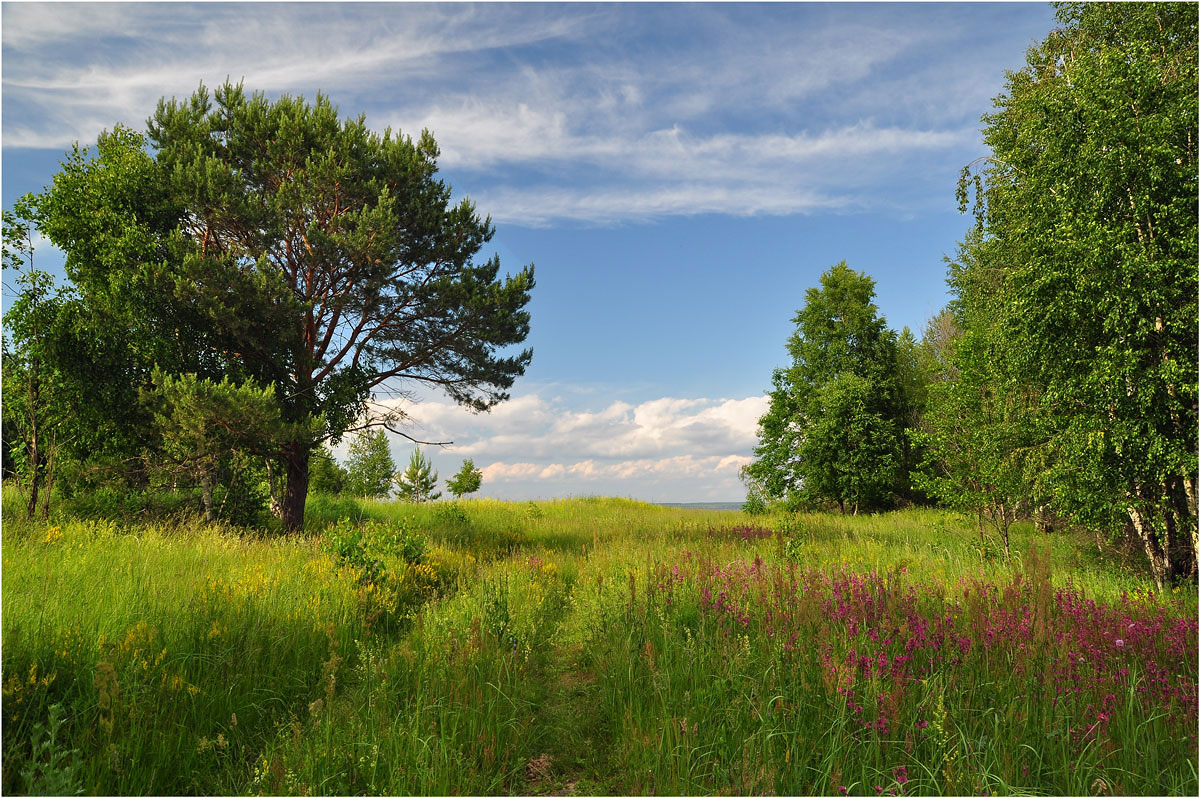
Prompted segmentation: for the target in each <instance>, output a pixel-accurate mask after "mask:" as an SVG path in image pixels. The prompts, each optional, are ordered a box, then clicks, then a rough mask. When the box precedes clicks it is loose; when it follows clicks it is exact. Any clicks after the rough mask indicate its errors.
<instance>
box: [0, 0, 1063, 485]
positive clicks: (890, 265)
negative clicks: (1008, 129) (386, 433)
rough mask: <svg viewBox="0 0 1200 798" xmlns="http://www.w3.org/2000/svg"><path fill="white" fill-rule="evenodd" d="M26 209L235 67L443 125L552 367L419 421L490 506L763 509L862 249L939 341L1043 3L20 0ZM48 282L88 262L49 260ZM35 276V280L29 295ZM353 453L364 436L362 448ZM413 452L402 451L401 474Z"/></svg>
mask: <svg viewBox="0 0 1200 798" xmlns="http://www.w3.org/2000/svg"><path fill="white" fill-rule="evenodd" d="M0 13H2V15H3V19H2V23H3V32H2V36H3V53H2V56H3V98H2V99H3V110H2V128H0V130H2V143H3V202H4V206H5V207H9V206H10V205H11V203H12V202H13V200H14V199H15V198H16V197H18V196H20V195H21V194H22V193H24V192H26V191H31V190H37V189H39V188H40V187H42V186H43V185H45V184H47V183H48V182H49V181H50V180H51V178H52V176H53V174H54V172H55V170H56V167H57V163H58V160H59V158H61V157H62V154H63V153H64V152H65V151H66V150H67V149H68V148H69V147H70V146H71V144H72V143H73V142H76V141H78V142H80V143H81V144H89V143H94V141H95V139H96V136H97V134H98V133H99V132H100V131H101V130H103V129H106V128H111V127H112V126H113V125H114V124H117V123H122V124H126V125H129V126H132V127H135V128H144V124H145V120H146V118H147V117H148V116H149V115H150V114H151V113H152V111H153V109H154V106H155V103H156V102H157V100H158V99H159V98H160V97H162V96H187V95H189V94H190V93H191V92H192V91H194V90H195V88H196V87H197V86H198V84H199V83H200V82H201V81H203V82H205V83H206V84H207V85H209V86H210V87H211V86H215V85H217V84H219V83H221V82H222V81H223V80H224V79H225V78H226V77H227V76H228V77H231V78H232V79H233V80H235V81H236V80H239V79H243V80H244V81H245V85H246V87H247V89H249V90H253V91H263V92H265V93H267V94H268V95H270V96H278V95H279V94H281V93H285V92H286V93H290V94H303V95H304V96H306V97H310V98H311V97H312V96H313V95H314V94H315V92H316V91H318V90H320V91H322V92H323V93H325V94H326V95H328V96H329V97H330V98H331V100H332V101H333V102H334V103H335V104H336V105H337V106H338V108H339V110H340V111H341V112H342V114H343V115H344V116H357V115H359V114H360V113H361V114H365V115H366V119H367V123H368V124H369V125H370V126H372V127H373V128H376V129H379V130H382V129H383V128H385V127H389V126H390V127H392V128H393V129H399V130H401V131H402V132H407V133H414V134H415V133H418V132H419V131H420V130H421V129H422V128H426V127H427V128H429V129H430V130H431V131H432V132H433V134H434V136H435V138H436V139H437V140H438V142H439V144H440V145H441V148H442V157H441V159H440V164H441V168H442V175H443V177H444V178H445V179H447V181H448V182H449V183H450V184H451V185H452V186H453V187H454V189H455V194H456V195H458V196H469V197H471V198H472V199H473V200H474V201H475V202H476V204H477V206H478V208H479V210H480V211H481V212H482V213H486V214H490V215H491V217H492V219H493V221H494V222H495V225H496V231H497V232H496V236H495V238H494V240H493V242H492V245H493V247H492V248H494V249H495V250H496V251H497V252H499V254H500V256H501V263H502V265H503V266H504V267H507V268H509V269H511V270H516V269H518V268H519V267H520V266H522V265H524V264H526V263H534V264H535V265H536V268H537V280H538V285H537V287H536V289H535V290H534V298H533V301H532V303H531V311H532V314H533V331H532V333H531V336H530V339H529V342H528V343H529V344H530V345H532V346H533V349H534V360H533V364H532V366H531V367H530V369H529V370H528V372H527V374H526V376H525V377H524V378H523V379H521V380H519V381H518V383H517V385H516V386H515V387H514V390H513V391H512V394H513V398H512V400H510V401H509V402H508V403H506V404H504V405H501V406H498V407H497V408H495V409H494V410H493V411H492V412H491V413H489V414H485V415H481V416H473V415H471V414H468V413H466V412H464V411H461V410H459V409H458V408H456V407H454V406H453V405H452V404H451V403H450V402H449V401H448V400H447V399H445V398H444V397H440V396H438V395H436V394H422V395H419V396H417V397H416V398H417V400H418V401H417V402H416V403H415V404H414V405H413V406H412V407H408V408H406V409H407V410H408V412H409V415H410V416H411V418H412V426H411V428H410V430H409V431H410V432H411V434H413V435H414V436H415V437H418V438H423V439H426V440H453V441H455V445H454V446H453V447H447V448H445V449H430V450H428V451H427V453H428V454H429V455H430V456H431V457H432V458H433V460H434V462H435V465H436V466H437V467H438V469H439V470H440V471H441V473H442V476H443V477H448V476H450V475H451V473H452V472H453V471H454V470H456V469H457V467H458V465H459V463H460V462H461V461H462V459H463V458H465V457H472V458H473V459H474V460H475V463H476V464H477V465H478V466H480V467H482V468H483V469H484V486H483V490H482V491H481V495H487V496H496V497H500V498H512V499H529V498H547V497H552V496H571V495H597V494H606V495H620V496H631V497H634V498H638V499H644V500H649V501H738V500H740V499H741V498H742V495H743V489H742V486H741V484H740V482H739V481H738V479H737V470H738V468H739V467H740V466H741V465H742V464H744V463H746V462H748V461H749V459H750V453H751V449H752V448H753V446H754V443H755V422H756V420H757V418H758V417H759V416H760V415H761V414H762V412H763V411H764V410H765V408H766V400H765V397H764V390H765V389H766V388H767V387H768V386H769V384H770V375H771V370H772V369H773V368H775V367H777V366H781V365H784V364H785V360H786V353H785V350H784V342H785V340H786V339H787V336H788V335H789V334H790V333H791V331H792V322H791V319H792V317H793V315H794V314H795V312H796V310H797V309H798V308H799V307H800V306H801V305H802V304H803V301H804V292H805V290H806V289H807V288H808V287H810V286H813V285H815V284H816V283H817V280H818V279H819V277H820V275H821V273H822V272H823V271H825V270H826V269H828V268H829V267H830V266H832V265H833V264H835V263H837V262H838V261H840V260H843V259H844V260H846V261H847V262H848V263H849V265H850V266H851V267H852V268H855V269H858V270H860V271H865V272H867V273H869V274H870V275H871V276H872V277H874V278H875V280H876V286H877V293H878V298H877V304H878V305H879V307H880V309H881V311H882V312H883V314H884V315H885V316H886V317H887V319H888V322H889V324H890V326H892V327H893V328H894V329H897V330H899V329H900V328H902V327H903V326H905V325H907V326H909V327H911V328H912V329H913V330H914V332H916V333H917V334H918V335H919V334H920V331H921V329H922V328H923V327H924V324H925V322H926V320H927V319H928V318H929V317H930V316H931V315H933V314H934V313H936V312H937V311H938V310H939V309H940V308H941V307H942V305H943V304H944V303H945V301H946V294H945V265H944V263H943V261H942V259H943V257H944V256H945V255H948V254H951V253H952V252H953V251H954V249H955V242H956V241H957V240H958V239H959V238H961V236H962V235H963V233H964V232H965V231H966V229H967V226H968V221H967V219H966V218H965V217H963V216H961V215H960V214H959V213H958V212H957V209H956V207H955V201H954V184H955V180H956V178H957V175H958V171H959V169H960V168H961V167H962V166H963V165H965V164H967V163H969V162H970V161H972V160H973V159H975V158H977V157H979V156H981V155H983V154H985V150H984V148H983V145H982V139H981V136H980V133H979V128H980V122H979V118H980V116H981V115H982V114H984V113H986V112H987V111H988V110H989V109H990V108H991V99H992V98H993V97H994V96H996V95H997V94H998V93H999V92H1000V91H1001V89H1002V88H1003V83H1004V72H1005V70H1006V69H1018V68H1020V66H1021V65H1022V64H1023V63H1024V54H1025V51H1026V49H1027V48H1028V47H1029V46H1030V45H1031V44H1033V43H1034V42H1035V41H1036V40H1039V39H1041V38H1044V37H1045V35H1046V34H1047V33H1048V32H1049V31H1050V30H1051V29H1052V28H1053V27H1054V18H1053V10H1052V9H1051V8H1050V6H1048V5H1045V4H1040V3H1008V4H986V3H967V4H956V3H898V4H851V3H833V4H823V3H798V4H774V3H773V4H761V5H759V4H716V3H713V4H643V3H632V4H483V5H474V4H460V3H453V4H406V3H402V4H384V3H364V4H322V3H304V4H285V3H269V4H217V3H211V4H210V3H205V4H196V5H191V4H152V3H136V4H79V5H75V4H65V3H48V4H40V3H14V2H5V3H4V4H3V9H2V12H0ZM37 257H38V259H39V265H41V266H42V267H43V268H50V267H54V266H55V265H56V263H58V262H60V261H61V257H60V256H56V254H55V253H54V252H53V251H52V250H51V249H50V248H48V246H43V247H41V248H40V249H39V250H38V255H37ZM6 282H7V279H6ZM343 448H344V447H343ZM410 450H411V445H410V444H408V443H407V442H406V441H404V440H402V439H397V440H395V441H394V444H393V455H394V457H395V459H396V461H397V463H399V464H402V463H403V462H405V461H406V460H407V458H408V452H409V451H410Z"/></svg>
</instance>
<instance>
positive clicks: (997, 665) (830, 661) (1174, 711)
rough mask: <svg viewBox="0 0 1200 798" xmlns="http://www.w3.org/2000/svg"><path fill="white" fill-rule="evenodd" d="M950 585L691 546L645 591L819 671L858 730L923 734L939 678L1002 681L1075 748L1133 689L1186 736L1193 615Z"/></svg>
mask: <svg viewBox="0 0 1200 798" xmlns="http://www.w3.org/2000/svg"><path fill="white" fill-rule="evenodd" d="M960 588H961V589H960V590H958V591H954V590H951V591H947V590H946V589H945V588H944V587H943V586H941V585H937V584H933V585H926V584H912V583H910V582H909V581H908V580H907V576H906V574H905V572H904V570H903V569H901V570H899V571H894V572H891V573H888V574H879V573H875V572H872V573H868V574H860V573H853V572H849V571H837V572H831V573H827V572H823V571H818V570H815V569H810V570H804V571H801V570H799V569H798V567H797V566H796V565H795V564H791V565H789V566H774V565H768V564H765V563H764V562H763V560H762V559H760V558H757V557H756V558H755V559H754V560H753V561H752V562H739V563H734V564H732V565H730V564H724V565H723V564H717V563H713V562H711V561H708V560H704V559H700V558H697V557H696V556H695V555H694V554H692V553H690V552H683V553H682V554H681V556H680V558H679V561H678V562H676V563H674V564H670V565H667V564H660V565H659V566H658V568H657V569H656V570H655V572H654V574H653V578H652V580H651V584H650V585H649V591H650V594H651V595H652V596H658V597H659V599H661V600H665V603H667V604H668V605H670V604H672V603H674V602H677V601H680V600H691V601H694V602H695V603H696V605H697V607H698V609H699V611H700V613H701V616H702V618H704V619H706V620H705V621H704V623H706V624H708V625H709V630H710V632H711V633H715V634H718V635H725V636H731V635H736V636H739V637H740V636H745V637H747V638H748V639H749V640H750V641H751V643H752V644H753V645H754V646H755V647H756V648H757V649H758V650H759V651H763V652H766V653H768V655H769V656H771V657H776V658H780V659H783V660H784V661H790V662H791V663H792V664H793V666H794V667H795V668H796V671H797V672H800V671H805V672H809V673H814V674H816V673H819V674H820V680H821V682H823V685H824V689H825V692H826V694H827V695H829V696H831V697H832V696H837V697H839V699H838V700H841V701H844V702H845V707H846V709H847V711H848V712H849V713H850V715H851V717H853V718H854V719H856V721H857V722H858V723H859V724H860V728H861V729H862V730H863V732H864V733H869V734H878V735H885V734H888V733H889V732H897V731H899V730H901V729H905V730H909V729H911V730H914V733H916V734H921V733H922V732H923V730H925V729H926V728H927V727H928V725H929V722H930V721H931V720H935V718H934V717H933V716H932V715H931V712H932V710H931V709H930V707H929V706H928V705H927V704H928V702H923V700H922V695H923V694H922V693H920V691H919V690H916V689H914V688H915V687H917V686H919V683H920V682H922V681H923V680H926V679H928V678H929V677H930V676H931V675H933V674H939V675H940V677H941V678H942V679H943V681H944V682H946V683H948V684H951V685H954V686H957V687H958V688H961V689H976V688H978V689H996V688H995V687H988V686H989V685H997V684H1003V685H1005V687H1004V688H1003V689H1005V690H1007V691H1009V693H1008V694H1007V696H1006V697H1007V698H1009V699H1026V701H1024V702H1023V703H1024V704H1036V705H1038V706H1042V705H1046V706H1049V707H1050V710H1049V711H1050V712H1052V713H1054V714H1055V716H1056V717H1060V718H1067V719H1068V722H1069V723H1071V724H1072V725H1071V728H1070V732H1071V735H1072V738H1073V739H1077V740H1080V741H1086V740H1088V739H1099V738H1103V737H1104V736H1105V734H1106V731H1107V725H1108V723H1109V721H1110V720H1111V719H1112V717H1113V715H1114V714H1115V712H1116V711H1117V710H1118V709H1120V708H1121V707H1122V706H1123V704H1124V703H1125V702H1127V701H1129V700H1130V695H1131V693H1133V694H1136V695H1137V696H1138V697H1139V700H1140V702H1141V704H1142V706H1143V707H1146V708H1147V709H1152V710H1161V711H1162V712H1164V713H1165V714H1167V715H1168V716H1170V717H1175V718H1179V719H1180V720H1181V724H1180V727H1181V730H1182V732H1183V733H1185V734H1188V735H1189V736H1191V737H1193V738H1194V737H1195V735H1196V730H1195V725H1196V724H1195V719H1196V717H1197V711H1198V707H1197V671H1198V667H1197V637H1198V635H1197V619H1196V617H1195V616H1194V615H1192V614H1190V613H1185V614H1183V615H1177V614H1175V613H1173V612H1168V611H1167V608H1166V607H1164V606H1163V605H1161V604H1157V603H1149V604H1148V603H1146V602H1144V601H1142V602H1139V601H1134V600H1131V599H1128V597H1126V598H1123V599H1122V600H1120V601H1118V602H1116V603H1115V604H1113V605H1107V604H1101V603H1097V602H1095V601H1093V600H1091V599H1088V598H1086V597H1085V596H1083V595H1082V594H1081V593H1080V592H1079V591H1077V590H1075V589H1073V588H1070V587H1067V588H1061V589H1058V590H1053V589H1052V588H1051V587H1050V584H1049V581H1048V577H1042V578H1040V579H1039V578H1034V579H1031V580H1025V579H1023V578H1022V577H1021V576H1019V575H1018V576H1017V577H1015V578H1014V580H1013V582H1012V584H1011V585H1009V586H1006V587H1004V588H1000V587H998V586H996V585H992V584H988V583H984V582H979V581H975V582H969V583H968V582H964V583H963V584H962V585H960ZM693 591H694V592H693ZM1013 691H1016V693H1020V694H1019V695H1018V694H1016V693H1014V692H1013ZM910 693H911V695H910ZM906 780H907V771H903V772H899V773H898V774H897V776H896V781H897V782H898V783H900V784H903V783H904V781H906Z"/></svg>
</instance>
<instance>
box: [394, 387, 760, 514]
mask: <svg viewBox="0 0 1200 798" xmlns="http://www.w3.org/2000/svg"><path fill="white" fill-rule="evenodd" d="M577 401H578V400H577V399H575V400H572V401H571V402H568V401H566V400H564V399H563V398H561V397H557V396H549V397H548V396H545V395H543V394H541V393H529V394H524V395H521V396H517V397H515V398H513V399H511V400H510V401H508V402H504V403H502V404H500V405H497V406H496V407H495V408H494V409H493V410H492V411H491V412H490V413H483V414H472V413H469V412H467V411H465V410H463V409H461V408H459V407H457V406H456V405H454V404H452V403H449V402H445V401H440V400H431V401H421V402H412V401H409V400H391V401H390V402H389V404H390V405H391V406H392V407H397V408H400V409H402V410H403V411H404V412H405V413H407V414H408V416H409V418H411V419H413V426H412V428H411V429H410V430H409V432H410V433H411V434H412V435H413V437H420V438H423V439H426V440H431V439H438V440H442V439H451V438H452V439H453V440H454V445H453V446H450V447H446V448H445V449H433V448H430V449H428V450H427V453H428V454H430V455H431V456H432V457H433V458H434V460H435V463H436V464H437V465H438V466H439V467H440V468H442V469H443V470H446V471H447V473H449V472H450V471H451V470H453V469H454V468H456V467H457V464H458V463H459V462H461V460H462V459H463V458H466V457H470V458H472V459H473V460H474V461H475V464H476V466H478V467H480V468H481V469H482V470H483V475H484V493H485V495H494V496H500V497H504V498H522V497H524V498H528V497H531V496H562V495H581V494H590V493H603V494H612V495H622V496H634V497H636V498H643V499H648V500H677V501H705V500H728V499H731V498H732V499H737V498H739V497H740V495H741V485H740V482H739V481H738V477H737V474H738V470H739V469H740V468H741V467H742V466H743V465H745V464H746V463H748V462H750V459H751V457H750V453H751V450H752V449H753V447H754V445H755V443H756V440H757V424H758V419H759V417H760V416H761V415H762V414H763V413H764V412H765V411H766V408H767V398H766V397H765V396H755V397H748V398H744V399H729V398H721V399H710V398H678V397H661V398H657V399H650V400H645V401H640V402H636V403H630V402H625V401H621V400H615V401H610V402H608V403H606V404H603V405H601V406H598V407H593V408H580V407H577V406H576V405H575V402H577ZM411 447H412V444H411V443H409V442H407V441H401V440H396V441H394V444H393V450H394V451H393V455H394V457H396V458H397V461H398V462H399V461H400V459H402V458H404V457H407V452H408V451H410V450H411Z"/></svg>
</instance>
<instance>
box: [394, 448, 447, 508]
mask: <svg viewBox="0 0 1200 798" xmlns="http://www.w3.org/2000/svg"><path fill="white" fill-rule="evenodd" d="M437 481H438V475H437V472H436V471H434V470H433V463H431V462H429V461H428V460H426V459H425V456H424V455H422V454H421V450H420V449H413V453H412V457H410V458H409V460H408V468H406V469H404V471H403V473H400V474H397V475H396V494H397V495H398V496H399V497H400V498H401V499H403V500H404V501H406V502H430V501H435V500H437V499H440V498H441V496H442V494H441V492H435V491H434V488H435V487H437Z"/></svg>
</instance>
